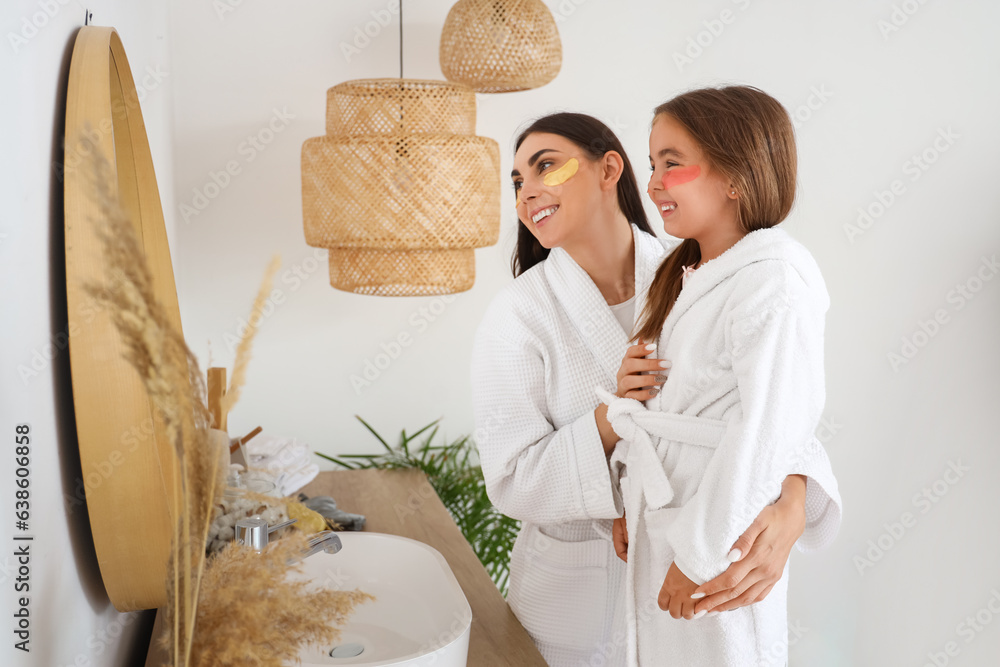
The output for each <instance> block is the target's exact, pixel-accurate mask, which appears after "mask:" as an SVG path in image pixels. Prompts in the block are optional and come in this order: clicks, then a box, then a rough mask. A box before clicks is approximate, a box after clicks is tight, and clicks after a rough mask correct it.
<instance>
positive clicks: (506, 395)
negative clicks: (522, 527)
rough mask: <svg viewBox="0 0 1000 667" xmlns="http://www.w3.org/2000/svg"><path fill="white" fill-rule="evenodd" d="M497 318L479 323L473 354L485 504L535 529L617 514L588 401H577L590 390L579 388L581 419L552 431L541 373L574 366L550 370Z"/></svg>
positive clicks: (536, 348) (531, 343)
mask: <svg viewBox="0 0 1000 667" xmlns="http://www.w3.org/2000/svg"><path fill="white" fill-rule="evenodd" d="M503 319H504V318H499V317H492V318H491V317H489V316H488V317H487V319H484V321H483V324H482V325H481V326H480V329H479V332H478V333H477V336H476V343H475V346H474V349H473V355H472V387H473V389H472V404H473V411H474V415H475V423H476V430H475V436H474V437H475V441H476V445H477V447H478V449H479V456H480V461H481V463H482V469H483V476H484V477H485V480H486V489H487V492H488V493H489V496H490V500H491V501H492V502H493V504H494V505H496V506H497V508H498V509H499V510H500V511H501V512H503V513H504V514H506V515H508V516H511V517H513V518H515V519H521V520H524V521H530V522H532V523H540V524H546V523H561V522H565V521H573V520H581V519H613V518H615V517H617V516H620V515H621V509H620V506H619V505H618V504H617V503H616V501H615V496H614V494H613V492H612V488H611V473H610V471H609V469H608V461H607V458H606V457H605V450H604V447H603V445H602V436H601V433H600V431H599V429H598V423H597V419H596V417H595V414H594V408H593V403H589V404H585V403H584V402H583V401H584V398H583V397H584V396H592V392H591V391H590V390H589V388H587V390H586V391H581V399H580V400H581V409H580V417H578V418H577V419H575V420H574V421H572V422H569V423H568V424H565V425H562V426H561V427H560V428H558V429H557V428H555V427H554V426H553V424H552V422H551V416H550V410H549V406H548V405H547V398H546V373H560V372H562V373H568V372H572V369H569V368H560V367H552V364H553V363H557V362H554V361H553V360H552V359H551V358H549V356H548V355H549V351H547V350H545V349H544V348H543V347H542V346H541V345H540V344H539V343H538V342H537V340H534V339H533V338H532V337H531V336H530V335H528V334H527V333H524V334H522V333H521V332H519V331H517V329H516V328H514V327H513V326H511V324H510V322H509V321H508V322H502V321H498V320H503ZM507 319H508V320H509V319H510V318H509V317H508V318H507ZM588 400H589V399H588Z"/></svg>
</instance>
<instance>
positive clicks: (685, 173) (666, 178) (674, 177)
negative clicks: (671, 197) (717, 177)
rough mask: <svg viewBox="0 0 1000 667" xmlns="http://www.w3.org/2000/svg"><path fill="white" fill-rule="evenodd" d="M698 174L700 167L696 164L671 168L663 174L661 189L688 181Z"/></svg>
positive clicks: (699, 173)
mask: <svg viewBox="0 0 1000 667" xmlns="http://www.w3.org/2000/svg"><path fill="white" fill-rule="evenodd" d="M700 175H701V167H699V166H698V165H696V164H695V165H691V166H690V167H680V168H678V169H671V170H670V171H668V172H667V173H665V174H664V175H663V189H664V190H669V189H670V188H673V187H677V186H678V185H684V184H685V183H690V182H691V181H693V180H694V179H696V178H698V176H700Z"/></svg>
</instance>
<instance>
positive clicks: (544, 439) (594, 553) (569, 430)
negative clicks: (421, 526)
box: [472, 226, 840, 667]
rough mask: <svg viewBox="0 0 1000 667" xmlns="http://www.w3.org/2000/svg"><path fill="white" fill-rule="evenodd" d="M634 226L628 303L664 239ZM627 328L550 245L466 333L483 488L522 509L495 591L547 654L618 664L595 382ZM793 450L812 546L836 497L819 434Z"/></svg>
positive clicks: (622, 649)
mask: <svg viewBox="0 0 1000 667" xmlns="http://www.w3.org/2000/svg"><path fill="white" fill-rule="evenodd" d="M633 234H634V237H635V282H636V285H635V287H636V290H635V291H636V299H637V302H636V308H635V312H636V313H639V312H641V309H642V305H643V303H644V298H645V294H646V291H647V289H648V288H649V284H650V281H651V280H652V278H653V274H654V272H655V270H656V267H657V266H658V265H659V263H660V261H661V260H662V258H663V256H664V254H665V250H664V243H663V242H662V241H661V240H659V239H657V238H656V237H653V236H650V235H649V234H646V233H644V232H642V231H640V230H639V229H638V228H637V227H635V226H633ZM700 270H701V269H699V271H700ZM628 339H629V336H627V335H626V334H625V332H624V331H623V330H622V327H621V325H620V324H619V322H618V320H617V319H615V315H614V314H613V313H612V311H611V309H610V308H609V307H608V305H607V303H606V302H605V301H604V298H603V297H602V296H601V294H600V292H599V291H598V289H597V287H596V286H595V285H594V283H593V281H592V280H591V279H590V277H589V276H588V275H587V274H586V272H584V271H583V269H581V268H580V267H579V265H577V264H576V262H574V261H573V259H572V258H571V257H570V256H569V255H568V254H567V253H566V252H565V251H563V250H561V249H558V248H557V249H554V250H552V252H551V253H550V254H549V257H548V259H546V260H545V261H543V262H541V263H540V264H538V265H537V266H535V267H533V268H531V269H530V270H528V271H526V272H525V273H524V274H522V275H521V276H520V277H518V278H517V279H516V280H514V281H513V283H511V284H510V285H508V286H507V287H506V288H505V289H503V290H502V291H501V292H500V293H499V294H498V295H497V297H496V298H495V300H494V301H493V303H492V304H491V305H490V307H489V309H488V311H487V313H486V315H485V317H484V318H483V321H482V324H481V325H480V327H479V330H478V332H477V334H476V341H475V347H474V350H473V359H472V387H473V395H472V399H473V407H474V410H475V421H476V430H475V434H474V437H475V440H476V443H477V445H478V447H479V453H480V458H481V461H482V466H483V473H484V475H485V477H486V483H487V489H488V491H489V494H490V498H491V500H492V501H493V503H494V504H495V505H496V506H497V507H498V508H499V509H500V510H501V511H502V512H504V513H505V514H507V515H509V516H512V517H514V518H517V519H520V520H521V521H522V527H521V533H520V535H519V536H518V538H517V541H516V543H515V545H514V551H513V553H512V554H511V563H510V569H511V574H510V588H509V591H508V595H507V601H508V603H509V604H510V607H511V609H512V610H513V611H514V613H515V614H516V615H517V617H518V619H519V620H520V621H521V623H522V624H523V625H524V627H525V628H526V629H527V630H528V632H529V633H530V634H531V636H532V638H533V639H534V640H535V643H536V644H537V645H538V647H539V649H540V651H541V652H542V655H543V656H544V657H545V659H546V660H547V661H548V663H549V665H552V666H553V667H561V666H564V665H565V666H567V667H569V666H572V667H579V666H580V665H592V664H593V665H606V666H609V667H610V666H615V665H623V664H625V654H626V646H627V635H626V632H625V626H624V619H625V601H626V598H625V595H624V591H625V564H624V563H623V562H622V561H621V560H620V559H618V557H617V556H616V555H615V553H614V550H613V547H612V544H611V541H610V530H611V520H612V519H613V518H615V517H617V516H620V515H621V505H620V502H616V496H615V493H614V492H613V490H612V479H611V473H610V470H609V467H608V462H607V460H606V458H605V456H604V451H603V448H602V446H601V439H600V435H599V433H598V431H597V424H596V422H595V419H594V408H596V407H597V405H598V399H597V397H596V396H595V395H594V387H595V386H600V387H604V388H606V389H609V390H614V388H615V386H616V374H617V372H618V368H619V366H620V365H621V360H622V357H623V356H624V354H625V350H626V348H627V347H628ZM661 356H664V357H666V358H671V357H670V356H669V355H661ZM673 362H674V365H675V368H676V367H677V365H678V362H679V359H678V358H677V357H676V355H675V356H674V357H673ZM797 464H798V465H797V467H796V468H795V469H794V470H793V472H797V473H801V474H804V475H808V476H809V481H808V484H807V503H806V506H807V511H806V520H807V524H806V531H805V533H804V534H803V535H802V537H801V538H800V539H799V547H800V549H802V550H811V549H816V548H820V547H822V546H824V545H825V544H826V543H827V542H828V541H829V539H831V538H832V534H833V533H835V532H836V529H837V528H838V527H839V522H840V508H839V498H838V497H837V496H836V487H835V483H832V482H831V480H832V472H831V470H830V463H829V460H828V459H827V458H826V455H825V452H824V451H823V450H822V448H818V449H815V450H812V451H811V452H810V454H809V456H806V457H804V458H802V459H801V460H799V461H797ZM762 506H763V505H762ZM753 519H754V516H750V515H748V516H747V518H746V521H745V525H744V526H743V529H745V528H746V527H747V526H749V524H750V523H751V521H752V520H753ZM736 534H737V535H738V534H739V531H737V533H736ZM733 539H734V540H735V537H734V538H733ZM668 564H669V563H668ZM775 592H777V591H775ZM775 592H772V595H774V594H775ZM661 613H662V612H661ZM699 622H700V621H699ZM656 664H664V663H656Z"/></svg>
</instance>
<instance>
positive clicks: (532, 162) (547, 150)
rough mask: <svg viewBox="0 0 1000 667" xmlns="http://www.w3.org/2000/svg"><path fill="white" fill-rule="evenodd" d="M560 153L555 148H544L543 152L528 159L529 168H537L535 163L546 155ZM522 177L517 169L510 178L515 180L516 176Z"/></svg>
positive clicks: (511, 173) (538, 152)
mask: <svg viewBox="0 0 1000 667" xmlns="http://www.w3.org/2000/svg"><path fill="white" fill-rule="evenodd" d="M558 152H559V151H557V150H556V149H555V148H543V149H542V150H540V151H537V152H536V153H535V154H534V155H532V156H531V157H529V158H528V166H529V167H533V166H535V163H536V162H538V158H540V157H541V156H542V155H543V154H545V153H558ZM520 175H521V172H519V171H518V170H517V169H515V170H513V171H512V172H510V177H511V178H514V177H515V176H520Z"/></svg>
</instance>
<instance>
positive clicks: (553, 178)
mask: <svg viewBox="0 0 1000 667" xmlns="http://www.w3.org/2000/svg"><path fill="white" fill-rule="evenodd" d="M579 168H580V161H579V160H577V159H576V158H575V157H571V158H570V159H568V160H566V164H564V165H563V166H561V167H559V168H558V169H556V170H555V171H550V172H549V173H547V174H545V178H543V179H542V183H545V185H548V186H550V187H551V186H553V185H562V184H563V183H565V182H566V181H568V180H569V179H571V178H573V174H575V173H576V172H577V170H578V169H579Z"/></svg>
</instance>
